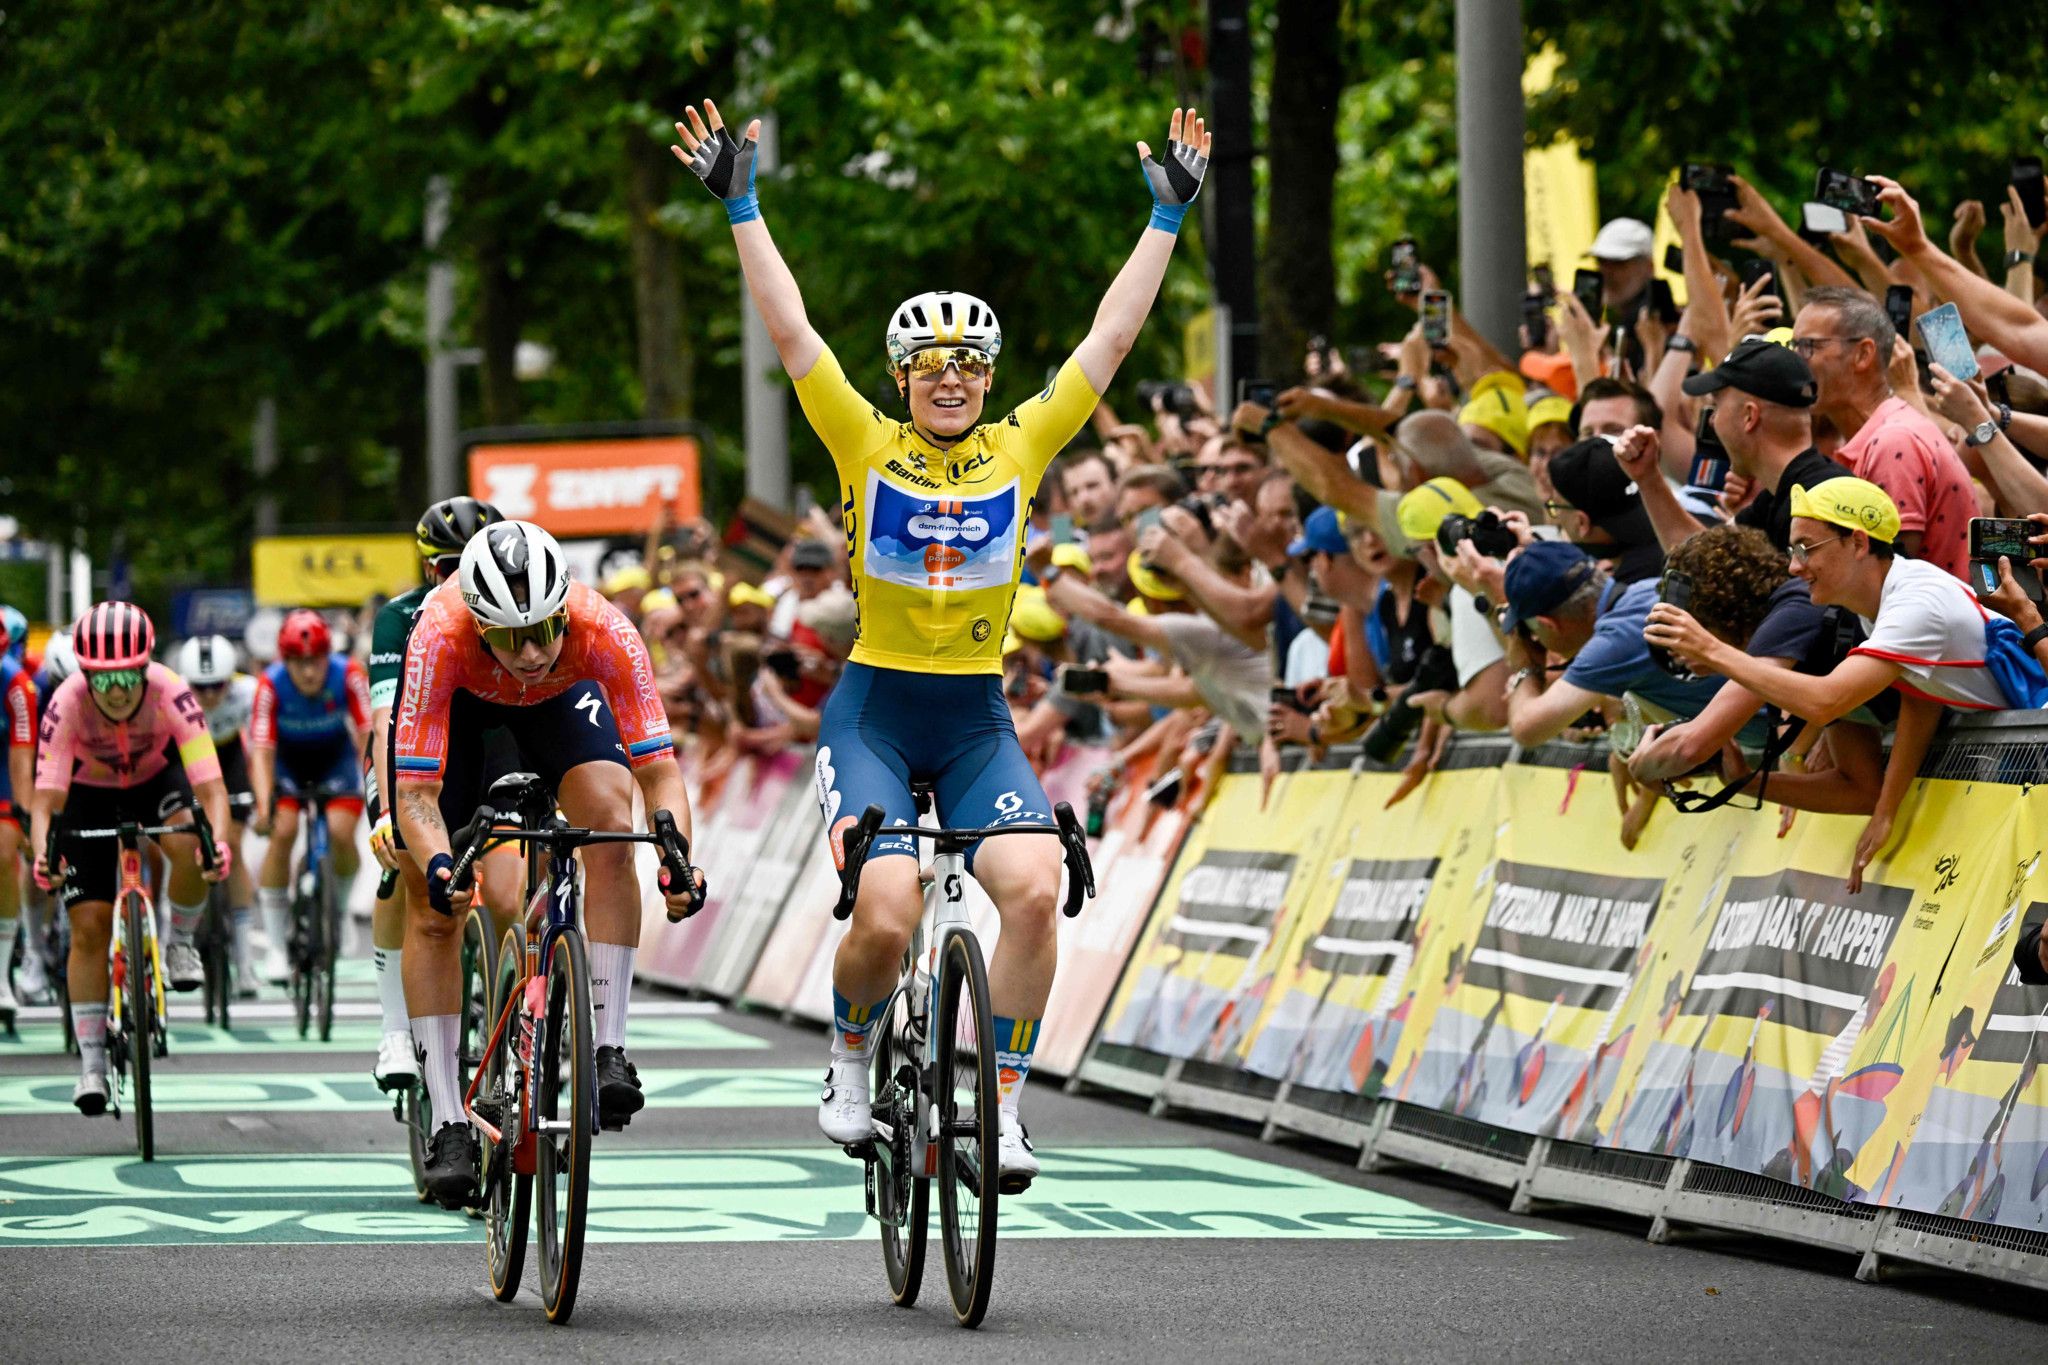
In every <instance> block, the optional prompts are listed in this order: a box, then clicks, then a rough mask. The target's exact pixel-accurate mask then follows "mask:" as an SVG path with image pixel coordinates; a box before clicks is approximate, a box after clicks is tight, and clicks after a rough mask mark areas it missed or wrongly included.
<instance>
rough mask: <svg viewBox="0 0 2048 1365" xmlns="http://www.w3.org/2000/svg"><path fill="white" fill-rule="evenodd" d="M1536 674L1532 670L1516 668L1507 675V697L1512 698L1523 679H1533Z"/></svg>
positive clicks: (1534, 670)
mask: <svg viewBox="0 0 2048 1365" xmlns="http://www.w3.org/2000/svg"><path fill="white" fill-rule="evenodd" d="M1536 673H1537V670H1536V669H1533V668H1518V669H1516V670H1515V671H1514V672H1512V673H1510V674H1508V695H1509V696H1511V697H1512V696H1514V695H1515V689H1516V688H1518V687H1520V686H1521V685H1522V683H1523V681H1524V680H1525V679H1528V678H1533V677H1535V676H1536Z"/></svg>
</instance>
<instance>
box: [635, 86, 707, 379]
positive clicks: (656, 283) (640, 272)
mask: <svg viewBox="0 0 2048 1365" xmlns="http://www.w3.org/2000/svg"><path fill="white" fill-rule="evenodd" d="M625 138H626V149H625V150H626V232H627V237H628V239H629V241H630V242H631V245H632V250H633V320H634V323H635V331H636V332H637V333H638V339H639V367H640V415H641V416H643V417H650V418H672V417H685V416H688V415H689V414H690V413H691V411H692V410H693V408H694V401H693V399H694V395H693V393H692V381H693V379H694V371H695V361H696V356H695V354H694V352H693V351H692V349H691V346H690V342H689V339H688V337H686V336H685V335H684V332H683V269H682V252H681V250H680V249H679V248H678V247H677V245H676V241H675V239H674V238H673V237H671V236H669V234H668V232H667V231H666V230H665V229H664V228H663V227H662V225H661V222H660V220H659V218H658V215H659V214H660V212H661V206H662V205H663V204H665V203H666V202H668V195H669V190H670V189H671V188H672V187H673V185H674V183H675V172H676V170H677V166H676V163H675V159H674V158H673V157H672V156H670V155H669V151H668V148H667V147H665V146H663V145H662V144H661V143H659V142H656V141H655V140H654V139H653V138H652V137H650V136H648V133H647V130H646V129H645V128H643V127H641V126H640V125H639V124H638V123H633V124H629V125H628V126H627V127H626V129H625Z"/></svg>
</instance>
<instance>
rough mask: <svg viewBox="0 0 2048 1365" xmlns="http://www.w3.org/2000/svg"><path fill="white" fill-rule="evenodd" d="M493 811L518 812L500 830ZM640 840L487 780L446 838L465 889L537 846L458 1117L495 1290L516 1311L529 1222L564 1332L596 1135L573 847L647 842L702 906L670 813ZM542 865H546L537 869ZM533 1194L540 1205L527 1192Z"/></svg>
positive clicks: (586, 968)
mask: <svg viewBox="0 0 2048 1365" xmlns="http://www.w3.org/2000/svg"><path fill="white" fill-rule="evenodd" d="M501 810H510V811H511V812H513V813H514V814H516V815H517V817H518V819H517V822H516V824H508V823H505V822H503V821H501V818H500V816H499V814H498V812H499V811H501ZM648 823H649V824H650V825H651V826H652V827H653V828H652V832H650V833H646V834H637V833H626V832H623V831H617V830H593V829H582V828H578V827H575V826H572V825H571V824H569V822H568V821H567V820H565V819H563V818H562V817H561V815H559V814H557V813H556V811H555V798H554V794H553V793H552V792H550V791H549V790H548V787H547V784H546V783H545V782H543V781H542V780H541V779H540V778H539V777H537V776H535V775H534V774H532V773H510V774H507V775H506V776H504V777H501V778H499V779H498V780H497V781H496V782H493V783H492V784H491V789H490V794H489V796H488V797H487V798H486V804H485V805H483V806H480V807H478V809H477V812H476V817H475V818H474V819H473V820H471V821H470V823H469V824H467V825H465V826H464V827H463V828H462V829H461V830H460V831H459V832H458V833H457V834H456V836H455V838H454V839H453V840H452V841H451V842H452V844H453V845H454V847H455V848H456V850H457V852H456V858H455V867H454V876H453V880H452V882H451V883H450V884H451V885H452V886H454V887H456V888H457V889H467V888H468V887H469V886H471V885H472V884H473V882H474V880H475V870H476V861H477V859H478V858H479V857H481V856H482V855H483V854H484V853H485V852H486V851H487V850H488V849H490V848H493V847H496V846H497V845H499V844H503V843H518V844H526V845H531V846H535V848H534V849H533V850H531V851H530V852H543V853H545V859H544V860H543V859H542V858H541V857H536V856H529V857H528V858H527V860H526V914H525V916H524V918H523V920H522V921H521V922H519V923H515V924H513V925H512V926H511V927H510V928H508V929H507V930H506V931H505V936H504V939H503V940H502V941H501V942H500V944H499V948H498V954H497V964H496V984H495V987H494V989H493V990H492V992H491V996H490V999H491V1007H492V1009H493V1011H495V1013H496V1016H497V1023H496V1026H495V1027H494V1028H493V1029H492V1031H491V1034H490V1040H489V1042H487V1043H486V1044H485V1045H484V1049H483V1056H482V1065H481V1066H479V1067H478V1068H477V1069H476V1070H475V1073H474V1074H473V1075H472V1076H471V1077H470V1079H469V1084H468V1086H467V1087H466V1089H465V1091H464V1094H463V1111H464V1113H465V1114H467V1116H468V1118H469V1121H470V1122H471V1123H472V1124H474V1125H475V1126H476V1129H477V1132H478V1133H479V1134H480V1135H481V1136H482V1139H483V1142H482V1148H483V1172H482V1180H481V1181H480V1183H479V1198H480V1200H481V1202H482V1205H483V1209H484V1248H485V1260H486V1263H487V1265H488V1267H489V1271H490V1277H491V1292H492V1293H493V1294H494V1295H496V1296H497V1298H498V1299H499V1301H500V1302H510V1301H511V1300H512V1298H513V1296H514V1295H516V1294H517V1293H518V1292H519V1279H520V1275H521V1272H522V1271H523V1270H524V1268H525V1265H526V1232H527V1219H528V1215H529V1213H530V1214H531V1216H532V1221H533V1228H534V1231H535V1233H536V1235H537V1237H538V1240H539V1248H538V1249H539V1252H540V1256H539V1261H540V1275H541V1287H540V1288H541V1307H542V1308H543V1309H544V1310H545V1312H546V1313H547V1318H548V1321H549V1322H553V1323H565V1322H567V1321H568V1320H569V1315H570V1313H571V1312H572V1311H573V1310H574V1309H575V1306H576V1287H577V1281H578V1279H579V1277H580V1275H581V1273H582V1264H583V1226H584V1219H585V1216H586V1214H587V1213H588V1211H589V1205H590V1144H591V1141H592V1140H593V1139H594V1138H595V1137H596V1136H597V1133H598V1114H597V1073H596V1068H595V1064H594V1062H593V1059H592V1053H593V1050H594V1049H593V1047H592V1022H591V994H590V953H589V949H588V947H587V946H586V945H585V943H584V939H583V931H582V929H581V927H580V924H579V918H580V917H579V911H580V908H581V904H582V898H581V890H580V888H579V886H578V884H577V868H576V850H577V849H579V848H582V847H584V846H585V845H589V844H652V845H654V846H655V848H656V849H657V850H658V851H659V853H660V857H661V865H662V871H663V876H664V882H663V884H664V885H666V886H677V885H681V886H688V887H691V888H692V903H691V905H690V908H689V909H688V910H687V911H685V912H684V913H685V916H687V915H689V914H695V913H696V911H697V910H698V909H700V908H702V906H703V904H704V886H703V882H702V880H701V879H700V878H699V877H698V876H697V875H696V873H695V872H694V871H693V870H692V869H691V867H690V845H689V841H688V840H686V839H684V838H683V837H682V833H681V832H680V831H679V830H678V829H677V828H676V823H675V819H674V817H673V816H671V815H670V814H669V812H667V811H665V810H658V811H655V812H654V813H653V815H652V816H651V817H650V818H649V821H648ZM543 863H544V864H545V865H543ZM536 1183H537V1184H538V1185H539V1187H540V1198H539V1199H538V1200H536V1199H535V1198H534V1186H535V1185H536Z"/></svg>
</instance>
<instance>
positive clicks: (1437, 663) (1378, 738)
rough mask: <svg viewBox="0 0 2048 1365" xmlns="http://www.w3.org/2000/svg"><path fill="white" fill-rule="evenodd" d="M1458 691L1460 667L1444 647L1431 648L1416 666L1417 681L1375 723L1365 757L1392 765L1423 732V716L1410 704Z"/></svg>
mask: <svg viewBox="0 0 2048 1365" xmlns="http://www.w3.org/2000/svg"><path fill="white" fill-rule="evenodd" d="M1457 690H1458V665H1457V662H1456V661H1455V660H1453V659H1452V657H1451V651H1450V650H1449V649H1447V648H1445V647H1444V646H1443V645H1431V646H1430V647H1429V648H1428V649H1425V650H1424V651H1423V652H1422V658H1421V659H1420V660H1419V661H1418V662H1417V663H1416V665H1415V681H1414V682H1411V683H1409V684H1408V685H1407V686H1406V687H1404V688H1402V689H1401V690H1400V691H1399V692H1398V693H1396V694H1395V696H1394V700H1393V701H1392V702H1390V703H1389V704H1388V706H1387V709H1386V712H1385V713H1384V714H1383V715H1381V716H1380V718H1379V719H1378V720H1376V721H1374V722H1373V723H1372V728H1371V729H1369V730H1367V731H1366V732H1365V738H1364V739H1363V740H1362V741H1361V743H1362V744H1363V745H1364V748H1365V756H1366V757H1367V758H1369V759H1371V760H1372V761H1373V762H1375V763H1386V762H1389V761H1390V760H1391V759H1392V758H1393V757H1394V755H1395V754H1397V753H1399V752H1400V751H1401V746H1402V745H1404V744H1406V743H1407V742H1408V741H1409V739H1410V738H1412V737H1413V736H1414V734H1415V732H1416V731H1417V730H1419V729H1421V728H1422V719H1423V716H1422V712H1421V710H1420V709H1418V708H1417V707H1416V706H1415V705H1414V703H1413V702H1412V701H1411V700H1410V699H1411V698H1412V697H1414V696H1415V695H1416V694H1417V693H1419V692H1455V691H1457Z"/></svg>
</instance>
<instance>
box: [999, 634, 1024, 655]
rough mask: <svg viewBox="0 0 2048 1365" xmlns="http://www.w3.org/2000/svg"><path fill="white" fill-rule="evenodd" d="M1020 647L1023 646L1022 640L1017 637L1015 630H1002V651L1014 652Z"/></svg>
mask: <svg viewBox="0 0 2048 1365" xmlns="http://www.w3.org/2000/svg"><path fill="white" fill-rule="evenodd" d="M1022 648H1024V642H1023V641H1022V640H1020V639H1018V638H1017V632H1016V631H1014V630H1006V631H1004V632H1003V653H1005V654H1015V653H1016V652H1017V651H1018V650H1020V649H1022Z"/></svg>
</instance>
